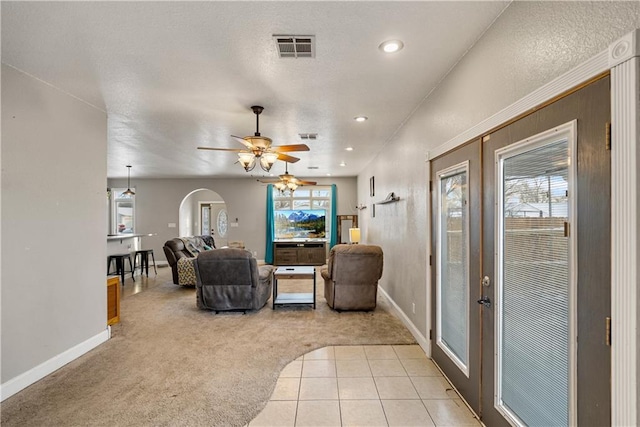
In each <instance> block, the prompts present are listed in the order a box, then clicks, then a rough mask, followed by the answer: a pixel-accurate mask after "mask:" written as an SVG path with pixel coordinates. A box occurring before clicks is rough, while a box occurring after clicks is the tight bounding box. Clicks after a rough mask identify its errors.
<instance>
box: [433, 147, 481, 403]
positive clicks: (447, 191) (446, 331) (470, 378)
mask: <svg viewBox="0 0 640 427" xmlns="http://www.w3.org/2000/svg"><path fill="white" fill-rule="evenodd" d="M431 171H432V176H431V182H432V184H431V194H432V203H431V206H432V219H433V220H432V234H431V235H432V236H433V237H434V238H433V239H432V249H431V253H432V254H435V256H434V257H433V259H434V260H435V266H434V268H432V270H431V271H432V281H431V283H433V284H434V286H432V301H434V302H435V309H434V310H432V325H435V328H434V330H433V332H434V333H432V340H433V342H432V346H431V349H432V350H431V353H432V357H433V359H434V361H436V363H437V364H438V365H439V366H440V367H441V368H442V369H443V370H444V371H445V373H446V374H447V376H448V377H449V379H450V380H451V381H452V382H453V383H454V385H455V386H456V388H457V389H458V390H459V391H460V392H461V393H462V395H463V396H465V399H466V400H467V402H468V403H469V405H470V406H471V407H472V408H474V410H477V409H478V406H479V402H480V400H479V399H480V394H479V391H480V389H479V384H480V363H479V362H480V342H479V340H478V336H479V335H480V313H479V311H478V308H477V304H476V300H478V299H479V298H480V293H479V287H478V286H477V283H475V281H476V279H477V278H478V277H479V276H480V264H479V263H478V262H477V260H479V259H480V230H481V217H480V215H478V213H479V212H480V210H481V202H482V200H481V198H480V191H481V188H480V179H481V168H480V141H479V140H477V141H474V142H472V143H471V144H467V145H466V146H464V147H462V148H459V149H458V150H456V151H455V152H453V153H451V154H448V155H447V156H444V157H441V158H439V159H436V160H434V161H433V162H432V164H431Z"/></svg>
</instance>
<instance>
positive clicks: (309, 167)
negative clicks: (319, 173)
mask: <svg viewBox="0 0 640 427" xmlns="http://www.w3.org/2000/svg"><path fill="white" fill-rule="evenodd" d="M307 169H320V168H319V167H318V166H307Z"/></svg>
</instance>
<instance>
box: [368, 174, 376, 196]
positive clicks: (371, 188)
mask: <svg viewBox="0 0 640 427" xmlns="http://www.w3.org/2000/svg"><path fill="white" fill-rule="evenodd" d="M375 195H376V183H375V177H374V176H372V177H371V178H369V196H371V197H373V196H375Z"/></svg>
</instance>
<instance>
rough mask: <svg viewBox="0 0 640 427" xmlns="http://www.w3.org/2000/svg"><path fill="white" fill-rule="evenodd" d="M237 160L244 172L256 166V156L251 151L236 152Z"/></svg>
mask: <svg viewBox="0 0 640 427" xmlns="http://www.w3.org/2000/svg"><path fill="white" fill-rule="evenodd" d="M238 161H239V162H240V164H241V165H242V167H243V168H244V170H245V171H246V172H249V171H252V170H253V168H255V167H256V158H255V156H254V155H253V153H244V152H243V153H238Z"/></svg>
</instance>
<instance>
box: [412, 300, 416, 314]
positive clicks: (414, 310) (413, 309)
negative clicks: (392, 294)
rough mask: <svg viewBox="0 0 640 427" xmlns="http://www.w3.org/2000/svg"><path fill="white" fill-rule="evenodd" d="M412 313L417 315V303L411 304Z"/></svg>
mask: <svg viewBox="0 0 640 427" xmlns="http://www.w3.org/2000/svg"><path fill="white" fill-rule="evenodd" d="M411 311H413V314H416V303H415V302H412V303H411Z"/></svg>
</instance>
